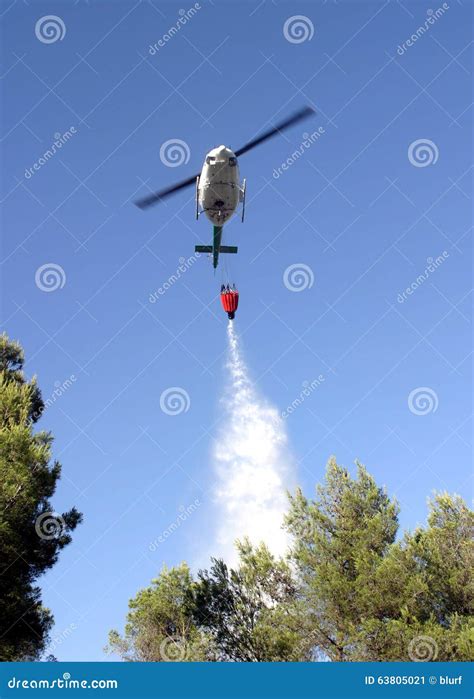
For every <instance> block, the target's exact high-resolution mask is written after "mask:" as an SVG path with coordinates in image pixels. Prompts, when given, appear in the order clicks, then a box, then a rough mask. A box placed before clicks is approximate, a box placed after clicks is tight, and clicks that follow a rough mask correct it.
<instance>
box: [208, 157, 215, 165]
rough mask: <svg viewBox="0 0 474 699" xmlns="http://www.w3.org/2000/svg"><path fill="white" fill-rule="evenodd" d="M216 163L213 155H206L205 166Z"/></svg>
mask: <svg viewBox="0 0 474 699" xmlns="http://www.w3.org/2000/svg"><path fill="white" fill-rule="evenodd" d="M215 162H216V159H215V157H214V156H213V155H208V156H207V158H206V163H207V165H213V164H214V163H215Z"/></svg>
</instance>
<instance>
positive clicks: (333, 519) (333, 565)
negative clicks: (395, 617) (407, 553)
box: [286, 459, 398, 661]
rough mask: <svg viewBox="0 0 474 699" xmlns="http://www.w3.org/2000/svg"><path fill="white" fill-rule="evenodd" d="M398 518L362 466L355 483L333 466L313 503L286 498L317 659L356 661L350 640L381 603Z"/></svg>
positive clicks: (296, 497)
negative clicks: (381, 570) (380, 582)
mask: <svg viewBox="0 0 474 699" xmlns="http://www.w3.org/2000/svg"><path fill="white" fill-rule="evenodd" d="M397 518H398V506H397V504H396V503H395V502H392V501H391V500H390V499H389V497H388V496H387V494H386V493H385V492H384V490H383V489H382V488H380V487H378V486H377V485H376V483H375V481H374V479H373V478H372V477H371V476H370V475H369V474H368V473H367V471H366V470H365V468H364V467H363V466H362V465H360V464H358V473H357V478H355V479H352V478H351V476H350V474H349V472H348V471H347V469H345V468H343V467H341V466H338V464H337V463H336V461H335V459H331V460H330V461H329V463H328V467H327V472H326V482H325V484H324V485H320V486H318V488H317V498H316V500H315V501H314V502H311V501H309V500H308V499H307V498H306V497H305V496H304V495H303V493H302V492H301V490H298V491H297V492H296V494H295V495H294V496H293V497H290V511H289V514H288V515H287V518H286V522H287V527H288V529H289V531H290V532H291V534H292V535H293V537H294V541H295V543H294V549H293V554H292V558H293V561H294V564H295V565H296V569H297V573H298V584H299V585H300V594H301V596H302V598H303V608H304V617H305V619H306V623H307V624H308V625H309V627H310V634H311V637H312V640H313V643H314V648H315V651H316V652H317V653H318V654H319V656H320V657H323V658H329V659H331V660H337V661H341V660H354V659H357V658H356V657H354V640H355V638H356V637H357V636H358V633H359V632H360V631H361V629H362V627H363V625H364V623H365V621H366V619H368V618H369V619H370V618H371V617H372V615H373V613H374V608H375V607H376V605H377V601H382V600H379V597H380V594H379V590H378V589H377V585H376V580H377V569H378V567H379V566H380V565H381V563H382V561H383V559H384V556H385V555H386V554H387V551H388V550H389V547H390V546H391V544H392V543H393V542H394V540H395V536H396V533H397V528H398V519H397Z"/></svg>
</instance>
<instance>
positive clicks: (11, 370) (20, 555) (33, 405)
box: [0, 335, 81, 661]
mask: <svg viewBox="0 0 474 699" xmlns="http://www.w3.org/2000/svg"><path fill="white" fill-rule="evenodd" d="M23 364H24V356H23V350H22V348H21V346H20V345H19V344H18V343H17V342H12V341H10V340H9V339H8V337H7V336H6V335H2V336H1V337H0V484H1V487H0V620H1V629H0V661H9V660H36V659H38V658H39V657H40V656H41V654H42V652H43V650H44V648H45V646H46V644H47V641H48V633H49V630H50V629H51V626H52V624H53V617H52V614H51V612H50V611H49V610H47V609H45V608H44V607H43V605H42V602H41V592H40V589H39V587H38V586H37V585H36V584H35V583H36V581H37V580H38V578H39V577H40V576H41V575H42V574H43V573H44V572H45V571H46V570H48V569H49V568H51V566H53V565H54V564H55V563H56V561H57V559H58V555H59V551H60V550H61V549H62V548H64V546H66V545H67V544H68V543H70V541H71V536H70V532H71V531H72V530H73V529H75V527H76V526H77V524H78V523H79V522H80V521H81V515H80V513H79V512H77V510H76V509H75V508H72V509H71V510H69V511H68V512H64V513H63V514H61V515H58V514H56V513H54V512H52V506H51V504H50V501H49V498H51V497H52V495H53V494H54V492H55V489H56V484H57V481H58V479H59V478H60V475H61V466H60V464H59V463H58V462H56V461H54V462H53V463H51V445H52V441H53V438H52V436H51V435H50V434H49V433H47V432H35V431H34V425H35V423H36V422H37V421H38V420H39V418H40V417H41V413H42V411H43V408H44V404H43V401H42V399H41V393H40V391H39V389H38V386H37V385H36V380H35V379H32V380H31V381H29V382H28V381H27V380H26V379H25V376H24V374H23Z"/></svg>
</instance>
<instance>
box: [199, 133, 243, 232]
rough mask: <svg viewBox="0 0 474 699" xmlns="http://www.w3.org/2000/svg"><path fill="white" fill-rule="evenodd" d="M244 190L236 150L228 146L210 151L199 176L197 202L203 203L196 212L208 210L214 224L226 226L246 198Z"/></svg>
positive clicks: (206, 211)
mask: <svg viewBox="0 0 474 699" xmlns="http://www.w3.org/2000/svg"><path fill="white" fill-rule="evenodd" d="M244 193H245V189H244V187H243V186H242V185H241V184H240V175H239V165H238V162H237V158H236V156H235V154H234V152H233V151H232V150H231V149H230V148H227V147H226V146H218V147H217V148H213V149H212V150H211V151H209V153H208V154H207V155H206V158H205V160H204V164H203V166H202V170H201V174H200V176H199V177H198V180H197V187H196V199H197V201H196V203H197V205H198V206H200V207H201V211H197V213H198V214H199V213H204V214H206V216H207V218H208V219H209V221H211V223H212V224H213V225H214V226H223V225H224V223H227V222H228V221H229V220H230V218H231V217H232V216H233V214H234V213H235V210H236V209H237V206H238V205H239V203H240V202H241V201H243V197H244Z"/></svg>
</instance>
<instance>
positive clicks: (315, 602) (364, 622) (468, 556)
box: [110, 459, 474, 662]
mask: <svg viewBox="0 0 474 699" xmlns="http://www.w3.org/2000/svg"><path fill="white" fill-rule="evenodd" d="M286 527H287V529H288V531H289V532H290V534H291V536H292V547H291V551H290V553H289V556H288V560H282V559H276V558H275V557H274V556H273V555H272V554H271V553H270V551H269V550H268V548H267V547H266V546H265V545H264V544H262V545H260V546H259V547H257V548H254V547H252V545H251V544H250V543H249V542H248V541H247V540H244V541H243V542H242V543H240V544H238V553H239V564H238V566H237V567H236V568H235V569H234V568H229V567H228V566H227V565H226V564H225V562H224V561H223V560H221V559H213V560H212V565H211V568H210V569H209V570H204V571H200V572H199V574H198V576H197V579H196V580H194V579H193V578H192V576H191V573H190V571H189V569H188V568H187V566H185V565H184V564H183V565H182V566H181V567H179V568H173V569H171V570H170V571H168V570H164V571H163V572H162V573H161V575H160V577H159V578H158V580H156V581H154V583H153V585H152V587H150V588H148V589H147V590H144V591H142V592H140V593H139V594H138V595H137V597H136V598H135V599H134V600H132V601H131V602H130V613H129V616H128V624H127V627H126V630H125V636H124V638H121V637H120V636H119V634H118V633H117V632H112V634H111V638H110V641H111V643H110V647H111V649H112V650H115V651H116V652H118V653H119V654H120V655H121V656H122V657H123V658H124V659H127V660H169V659H174V660H200V659H206V660H215V661H223V660H231V661H244V662H249V661H251V662H254V661H295V660H318V659H320V660H326V659H329V660H336V661H361V660H372V661H379V660H468V659H471V658H472V657H473V656H474V627H473V623H472V619H473V617H472V614H473V608H472V607H473V600H474V589H473V585H474V582H473V577H472V571H473V568H474V566H473V564H474V544H473V533H474V531H473V530H474V520H473V513H472V512H471V511H470V510H469V509H468V508H467V507H466V505H465V504H464V502H463V501H462V500H461V498H459V497H458V496H450V495H448V494H439V495H436V496H435V498H434V499H433V500H432V502H431V503H430V512H429V517H428V522H427V525H426V526H425V527H419V528H418V529H416V530H415V531H414V532H408V533H406V534H405V536H404V537H402V538H400V539H398V540H397V538H396V537H397V534H398V505H397V503H396V502H395V501H394V500H392V499H390V497H389V496H388V495H387V493H386V492H385V490H384V489H382V488H380V487H379V486H378V485H377V484H376V483H375V481H374V479H373V478H372V476H370V475H369V474H368V473H367V471H366V470H365V468H364V467H363V466H362V465H360V464H358V465H357V474H356V477H355V478H353V477H351V475H350V473H349V471H348V470H347V469H345V468H343V467H341V466H339V465H338V464H337V463H336V461H335V459H331V460H330V461H329V464H328V467H327V473H326V478H325V482H324V483H323V484H322V485H320V486H318V488H317V491H316V497H315V499H314V500H309V499H307V498H306V497H305V496H304V495H303V493H302V492H301V490H297V491H296V493H295V495H294V496H290V505H289V511H288V515H287V518H286ZM167 639H173V642H174V643H175V645H176V648H177V651H176V652H175V657H173V658H169V657H166V655H168V656H169V655H170V653H169V650H166V653H164V652H163V648H165V649H166V641H167ZM163 644H164V645H163Z"/></svg>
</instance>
